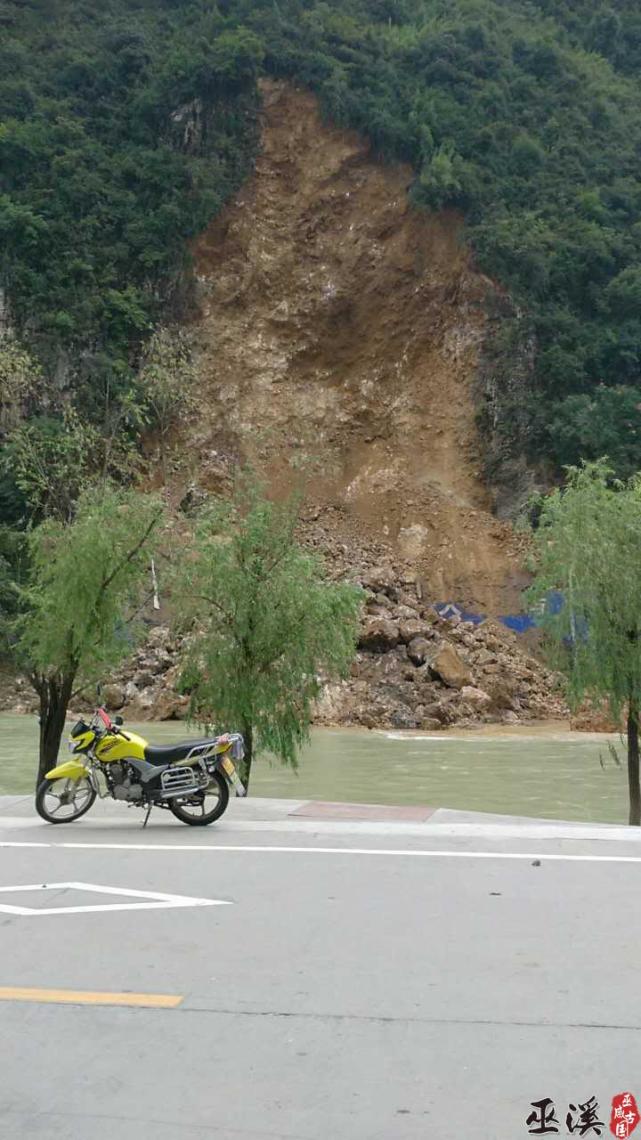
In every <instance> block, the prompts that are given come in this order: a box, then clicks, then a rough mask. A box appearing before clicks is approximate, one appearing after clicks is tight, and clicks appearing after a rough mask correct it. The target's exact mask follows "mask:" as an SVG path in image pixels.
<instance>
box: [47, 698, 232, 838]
mask: <svg viewBox="0 0 641 1140" xmlns="http://www.w3.org/2000/svg"><path fill="white" fill-rule="evenodd" d="M122 725H123V720H122V717H115V718H114V720H111V718H110V717H109V715H108V714H107V713H106V712H105V710H104V709H102V708H99V709H97V710H96V712H95V713H94V715H93V716H92V718H91V720H90V721H89V723H88V724H87V723H85V721H84V720H79V721H76V723H75V724H74V726H73V728H72V729H71V734H70V737H69V750H70V752H71V753H72V756H73V759H71V760H67V761H66V762H65V763H64V764H58V765H57V766H56V767H55V768H52V769H51V770H50V771H49V772H47V774H46V776H45V778H44V780H43V781H42V783H41V784H40V787H39V788H38V791H37V792H36V811H37V812H38V815H40V816H42V818H43V819H46V820H47V822H48V823H72V822H73V820H76V819H80V817H81V816H83V815H84V814H85V812H88V811H89V808H90V807H91V806H92V804H93V803H94V801H95V799H96V797H97V796H98V797H100V798H101V799H104V798H106V797H107V796H110V797H111V798H112V799H114V800H122V801H123V802H124V803H126V804H127V805H128V806H129V807H133V806H135V807H140V808H145V809H146V812H147V814H146V816H145V821H144V824H143V826H145V825H146V823H147V820H148V819H149V814H150V812H151V809H152V808H154V807H159V808H165V809H168V810H169V811H170V812H172V814H173V815H175V816H176V818H177V819H179V820H181V822H182V823H188V824H190V825H191V826H193V827H204V826H206V825H207V824H208V823H214V822H215V821H216V820H217V819H220V817H221V815H222V814H223V812H224V811H225V810H226V808H227V805H228V803H229V789H230V786H231V787H233V788H234V790H235V792H236V795H238V796H244V795H245V789H244V787H243V784H242V782H241V780H240V777H239V776H238V773H237V771H236V763H237V762H238V761H241V760H242V759H243V757H244V754H245V750H244V745H243V738H242V736H240V735H239V733H225V734H224V735H223V736H207V737H205V738H204V739H202V740H185V741H183V742H181V743H180V744H160V745H157V744H149V743H148V742H147V741H146V740H145V739H144V738H143V737H142V736H138V735H137V734H136V733H135V732H129V731H127V732H126V731H125V730H124V729H123V727H122Z"/></svg>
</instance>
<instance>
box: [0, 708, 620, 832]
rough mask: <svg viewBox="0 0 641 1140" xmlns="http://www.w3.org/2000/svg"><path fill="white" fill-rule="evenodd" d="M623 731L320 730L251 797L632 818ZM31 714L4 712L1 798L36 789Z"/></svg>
mask: <svg viewBox="0 0 641 1140" xmlns="http://www.w3.org/2000/svg"><path fill="white" fill-rule="evenodd" d="M129 727H130V728H131V729H133V730H135V731H138V732H140V733H141V734H142V735H143V736H145V737H146V738H148V739H150V740H152V741H154V742H155V743H159V744H161V743H169V742H171V741H175V740H179V739H181V738H184V737H186V736H189V735H198V733H197V731H196V730H194V731H193V732H192V733H190V731H189V729H187V728H186V727H185V725H184V724H180V723H179V722H176V721H165V722H163V723H161V724H145V725H137V726H136V725H134V724H130V725H129ZM608 740H610V741H611V742H612V743H613V744H614V745H615V747H616V748H617V749H618V751H619V753H620V755H621V757H622V759H623V758H624V748H623V746H622V745H621V743H620V741H619V739H618V738H617V737H610V738H608V737H606V736H601V735H596V734H588V733H569V732H555V731H544V730H541V729H539V728H537V729H536V730H534V729H533V730H531V731H528V730H527V729H525V728H524V729H521V730H519V731H518V732H514V731H511V732H509V733H508V732H501V731H496V732H489V731H483V732H479V733H458V734H457V733H456V732H451V733H442V734H439V735H431V736H430V735H421V734H419V733H400V732H382V731H381V732H367V731H365V730H360V729H321V728H319V729H315V730H314V732H313V734H312V741H311V744H310V746H309V747H308V748H307V749H305V751H304V752H303V754H302V756H301V762H300V768H299V770H298V772H292V771H291V770H289V769H285V768H283V767H281V766H280V765H277V764H273V765H272V764H270V763H269V761H268V760H267V759H265V758H260V759H259V760H257V761H256V763H255V765H254V769H253V772H252V783H251V793H252V794H253V795H255V796H278V797H284V798H292V799H298V798H300V799H319V800H332V801H339V802H348V803H349V802H355V803H386V804H429V805H431V806H433V807H448V808H457V809H459V810H466V811H486V812H497V813H501V814H510V815H524V816H535V817H539V818H548V819H568V820H595V821H596V820H602V821H605V822H609V823H625V822H626V820H627V806H626V801H627V777H626V770H625V765H623V766H622V767H620V768H619V767H617V766H616V764H615V763H614V762H613V760H612V759H611V757H610V754H609V750H608ZM36 747H37V722H36V718H35V717H29V716H18V715H12V714H3V715H1V716H0V794H11V793H13V794H16V793H20V792H25V793H27V792H31V790H32V786H33V779H34V762H35V755H36Z"/></svg>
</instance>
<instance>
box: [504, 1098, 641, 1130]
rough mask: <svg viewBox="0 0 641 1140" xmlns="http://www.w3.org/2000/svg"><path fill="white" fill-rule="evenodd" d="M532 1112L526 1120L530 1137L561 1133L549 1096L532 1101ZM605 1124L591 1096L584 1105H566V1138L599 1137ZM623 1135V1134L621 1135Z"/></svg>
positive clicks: (594, 1099) (595, 1100)
mask: <svg viewBox="0 0 641 1140" xmlns="http://www.w3.org/2000/svg"><path fill="white" fill-rule="evenodd" d="M530 1103H531V1105H532V1112H531V1113H530V1115H529V1116H528V1118H527V1121H526V1124H527V1126H528V1132H529V1133H530V1134H531V1135H532V1136H549V1135H551V1134H553V1133H557V1134H558V1133H559V1132H560V1131H561V1128H560V1124H559V1118H558V1116H557V1114H556V1109H555V1107H554V1103H553V1102H552V1101H551V1100H550V1098H549V1096H546V1097H544V1098H543V1099H542V1100H533V1101H531V1102H530ZM603 1128H605V1124H604V1122H603V1121H602V1120H600V1119H599V1105H598V1102H597V1099H596V1097H594V1096H591V1097H590V1098H589V1100H586V1102H585V1104H578V1105H577V1104H570V1105H568V1111H567V1115H566V1117H565V1129H566V1134H567V1135H568V1136H600V1135H601V1131H602V1129H603ZM621 1135H622V1136H623V1135H625V1133H621Z"/></svg>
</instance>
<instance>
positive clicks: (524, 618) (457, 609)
mask: <svg viewBox="0 0 641 1140" xmlns="http://www.w3.org/2000/svg"><path fill="white" fill-rule="evenodd" d="M563 603H564V598H563V594H561V593H559V592H558V591H556V590H555V591H553V592H552V593H550V594H548V597H547V601H546V603H545V606H546V609H547V611H548V613H551V614H558V613H559V612H560V610H561V608H562V606H563ZM432 609H434V610H436V612H437V614H438V615H439V617H442V618H453V617H458V618H460V619H461V621H469V622H472V624H473V625H480V624H481V622H484V621H486V620H487V614H475V613H471V612H470V610H466V609H465V608H464V607H463V606H459V605H457V603H456V602H435V603H434V605H433V606H432ZM497 621H500V622H501V623H502V624H503V625H505V626H507V628H508V629H511V630H512V632H513V633H527V631H528V630H529V629H536V627H537V625H538V621H537V615H536V614H533V613H532V614H501V615H500V616H499V617H498V618H497Z"/></svg>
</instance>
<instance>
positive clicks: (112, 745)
mask: <svg viewBox="0 0 641 1140" xmlns="http://www.w3.org/2000/svg"><path fill="white" fill-rule="evenodd" d="M147 744H148V741H146V740H145V739H144V737H142V736H138V735H137V734H136V733H135V732H124V731H123V729H121V730H120V732H119V733H111V732H108V733H106V734H105V736H103V737H102V739H101V740H100V741H99V742H98V743H97V744H96V748H95V752H96V756H97V757H98V759H99V760H101V761H102V763H103V764H110V763H111V762H112V761H113V760H144V759H145V748H146V747H147Z"/></svg>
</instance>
